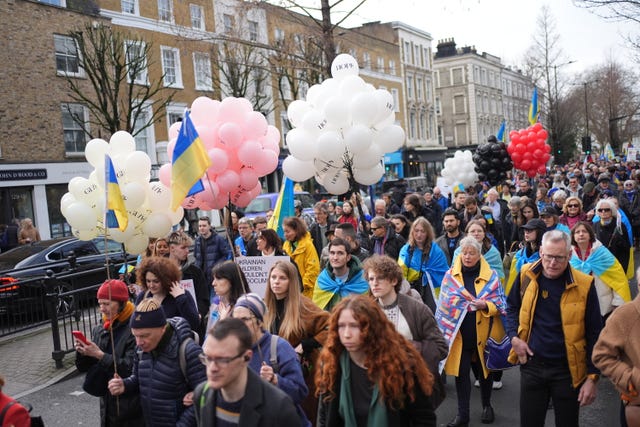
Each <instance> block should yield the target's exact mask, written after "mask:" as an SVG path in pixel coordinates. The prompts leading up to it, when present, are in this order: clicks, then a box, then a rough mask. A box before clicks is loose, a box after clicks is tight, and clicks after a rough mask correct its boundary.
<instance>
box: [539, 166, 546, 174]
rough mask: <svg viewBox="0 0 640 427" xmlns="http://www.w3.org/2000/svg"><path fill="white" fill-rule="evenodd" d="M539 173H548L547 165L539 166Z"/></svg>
mask: <svg viewBox="0 0 640 427" xmlns="http://www.w3.org/2000/svg"><path fill="white" fill-rule="evenodd" d="M538 173H539V174H540V175H545V174H546V173H547V167H546V166H545V165H540V166H538Z"/></svg>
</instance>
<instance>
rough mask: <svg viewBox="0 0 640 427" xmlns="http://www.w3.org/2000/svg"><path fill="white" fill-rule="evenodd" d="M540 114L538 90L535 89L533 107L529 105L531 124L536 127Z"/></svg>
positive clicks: (532, 99)
mask: <svg viewBox="0 0 640 427" xmlns="http://www.w3.org/2000/svg"><path fill="white" fill-rule="evenodd" d="M539 114H540V105H539V103H538V88H537V87H534V88H533V96H532V97H531V105H529V123H530V124H531V125H535V124H536V122H537V121H538V115H539Z"/></svg>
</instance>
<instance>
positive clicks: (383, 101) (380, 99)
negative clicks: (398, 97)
mask: <svg viewBox="0 0 640 427" xmlns="http://www.w3.org/2000/svg"><path fill="white" fill-rule="evenodd" d="M373 96H374V97H375V98H376V104H377V106H378V117H376V120H375V123H378V122H380V121H382V120H384V119H386V118H387V117H388V116H389V115H390V114H393V113H394V111H393V109H394V106H395V105H394V104H395V102H394V101H393V95H391V93H389V91H388V90H385V89H377V90H376V91H375V92H373Z"/></svg>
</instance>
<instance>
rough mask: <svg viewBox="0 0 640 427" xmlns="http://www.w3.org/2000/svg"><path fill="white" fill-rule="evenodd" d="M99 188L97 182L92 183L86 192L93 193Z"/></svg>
mask: <svg viewBox="0 0 640 427" xmlns="http://www.w3.org/2000/svg"><path fill="white" fill-rule="evenodd" d="M97 189H98V186H97V185H96V184H91V185H90V186H89V187H87V188H85V189H84V194H91V193H93V192H94V191H96V190H97Z"/></svg>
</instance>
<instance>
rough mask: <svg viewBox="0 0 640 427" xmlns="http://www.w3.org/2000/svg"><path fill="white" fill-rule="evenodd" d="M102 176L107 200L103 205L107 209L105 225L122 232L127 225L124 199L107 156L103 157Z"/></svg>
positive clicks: (127, 217)
mask: <svg viewBox="0 0 640 427" xmlns="http://www.w3.org/2000/svg"><path fill="white" fill-rule="evenodd" d="M104 175H105V176H104V184H105V190H106V198H107V200H106V203H105V206H106V207H107V212H106V215H105V220H106V221H105V225H106V227H107V228H118V229H119V230H120V231H124V230H126V228H127V225H128V224H129V215H128V214H127V209H126V207H125V206H124V199H123V198H122V193H121V192H120V184H118V177H117V176H116V170H115V168H114V167H113V162H112V161H111V157H109V155H108V154H106V155H105V156H104Z"/></svg>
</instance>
